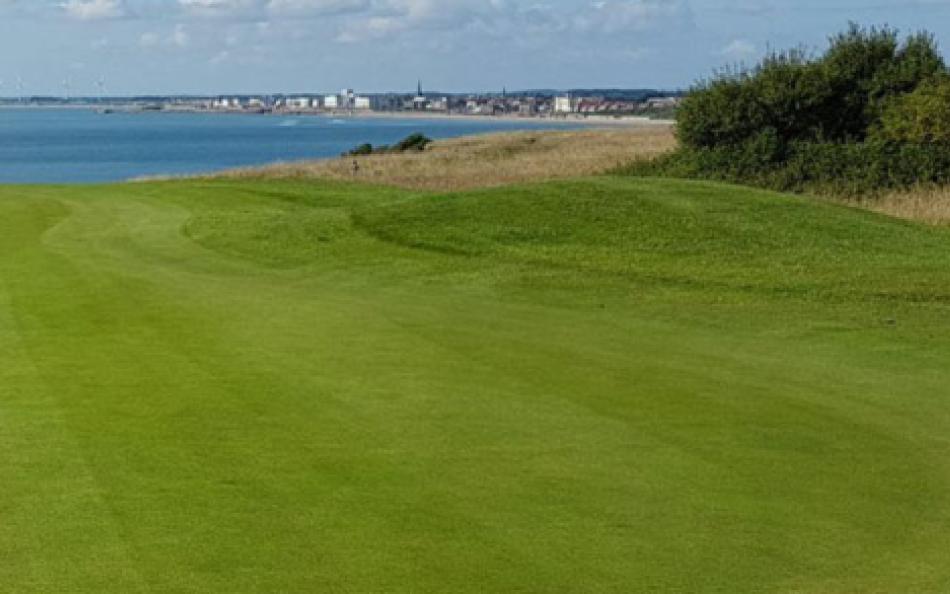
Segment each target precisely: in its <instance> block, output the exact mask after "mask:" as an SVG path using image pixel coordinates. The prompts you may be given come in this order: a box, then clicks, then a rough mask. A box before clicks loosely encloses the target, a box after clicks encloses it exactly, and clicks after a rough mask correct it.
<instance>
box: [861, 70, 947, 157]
mask: <svg viewBox="0 0 950 594" xmlns="http://www.w3.org/2000/svg"><path fill="white" fill-rule="evenodd" d="M875 136H876V137H877V138H879V139H882V140H886V141H891V142H900V143H918V144H922V143H944V144H950V76H944V77H941V78H939V79H934V80H933V81H930V82H927V83H924V84H922V85H920V86H919V87H918V88H917V89H916V90H914V91H913V92H912V93H908V94H906V95H902V96H900V97H898V98H897V99H895V100H893V101H892V102H891V103H890V104H889V105H888V106H887V107H886V108H885V109H884V111H883V113H882V115H881V121H880V125H879V127H878V129H877V130H876V132H875Z"/></svg>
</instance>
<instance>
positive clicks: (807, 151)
mask: <svg viewBox="0 0 950 594" xmlns="http://www.w3.org/2000/svg"><path fill="white" fill-rule="evenodd" d="M677 137H678V139H679V141H680V148H679V149H678V150H677V151H676V152H675V153H673V154H672V155H669V156H666V157H664V158H661V159H660V160H659V161H656V162H654V163H650V164H638V165H635V166H633V167H631V168H630V171H631V172H633V173H641V174H644V173H646V174H662V175H673V176H681V177H699V178H704V179H717V180H728V181H734V182H739V183H751V184H754V185H759V186H763V187H767V188H773V189H776V190H786V191H788V190H790V191H812V192H823V193H834V194H839V195H840V194H843V195H856V194H873V193H875V192H878V191H881V190H887V189H896V188H904V187H908V186H912V185H915V184H920V183H936V184H943V183H950V73H948V71H947V67H946V64H945V63H944V61H943V58H942V57H941V56H940V53H939V52H938V50H937V46H936V43H935V42H934V39H933V37H932V36H930V35H929V34H926V33H919V34H916V35H912V36H910V37H908V38H907V39H906V40H905V41H903V42H901V41H900V40H899V37H898V34H897V32H896V31H894V30H893V29H889V28H886V27H885V28H881V29H876V28H871V29H862V28H860V27H858V26H857V25H851V26H850V28H849V29H848V30H847V31H846V32H844V33H842V34H840V35H837V36H835V37H833V38H832V39H831V40H830V45H829V48H828V51H827V52H826V53H825V54H824V55H822V56H819V57H817V58H816V57H811V56H809V55H808V54H806V53H805V52H804V51H802V50H793V51H789V52H784V53H772V54H770V55H769V56H767V57H766V58H764V59H763V60H762V61H761V62H760V63H759V64H758V65H757V66H755V67H754V68H752V69H751V70H731V71H724V72H722V73H720V74H718V75H716V76H715V77H713V78H712V79H710V80H708V81H704V82H701V83H699V84H698V85H696V86H695V87H694V88H693V90H692V91H691V92H690V93H689V94H688V95H687V96H686V98H685V99H684V100H683V103H682V105H681V106H680V108H679V110H678V111H677Z"/></svg>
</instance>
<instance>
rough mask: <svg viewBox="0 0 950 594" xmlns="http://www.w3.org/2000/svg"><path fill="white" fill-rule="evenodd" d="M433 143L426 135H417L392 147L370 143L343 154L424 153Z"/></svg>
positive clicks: (404, 139)
mask: <svg viewBox="0 0 950 594" xmlns="http://www.w3.org/2000/svg"><path fill="white" fill-rule="evenodd" d="M431 143H432V139H431V138H429V137H428V136H426V135H425V134H420V133H418V132H417V133H415V134H410V135H409V136H407V137H405V138H403V139H402V140H400V141H399V142H397V143H396V144H394V145H392V146H387V145H385V144H381V145H379V146H373V145H371V144H369V143H365V144H361V145H359V146H357V147H356V148H354V149H352V150H349V151H347V152H345V153H343V156H344V157H358V156H363V155H378V154H383V153H404V152H406V151H424V150H426V147H427V146H429V145H430V144H431Z"/></svg>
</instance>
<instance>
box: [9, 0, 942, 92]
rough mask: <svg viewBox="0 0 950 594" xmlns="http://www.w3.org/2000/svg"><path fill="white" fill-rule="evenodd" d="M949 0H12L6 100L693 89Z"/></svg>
mask: <svg viewBox="0 0 950 594" xmlns="http://www.w3.org/2000/svg"><path fill="white" fill-rule="evenodd" d="M849 20H854V21H857V22H860V23H862V24H885V23H886V24H890V25H892V26H895V27H898V28H900V29H901V30H902V31H905V32H910V31H915V30H918V29H921V28H926V29H928V30H930V31H932V32H933V33H934V34H936V36H937V38H938V41H940V42H942V46H946V47H950V0H795V1H793V0H518V1H515V0H0V79H2V81H3V84H2V86H0V95H4V96H11V95H16V94H18V89H21V88H22V89H23V92H24V93H27V94H62V93H63V90H64V87H65V85H64V82H65V81H68V84H69V88H70V90H71V92H72V93H73V94H77V95H78V94H96V93H97V92H98V91H97V88H98V86H99V85H98V84H97V83H98V82H99V81H101V82H102V86H103V88H104V89H105V92H107V93H109V94H143V93H236V92H248V93H251V92H305V91H326V90H334V89H339V88H341V87H354V88H357V89H359V90H363V91H385V90H408V89H411V88H413V87H414V86H415V81H416V79H417V78H422V80H423V82H424V85H425V86H426V87H427V88H430V89H440V90H447V91H467V90H495V89H499V90H500V89H501V88H502V87H507V88H509V89H522V88H542V87H544V88H549V87H555V88H564V87H664V88H677V87H684V86H688V85H689V83H690V82H691V81H693V80H695V79H696V78H697V77H701V76H704V75H706V74H708V73H709V72H710V71H711V70H712V69H713V68H715V67H717V66H721V65H723V64H727V63H735V62H742V61H750V60H754V59H755V58H756V57H757V56H759V55H761V54H762V52H764V51H765V49H766V48H767V47H769V46H772V47H777V48H784V47H790V46H797V45H799V44H804V45H805V46H807V47H812V48H816V49H819V48H821V47H823V46H824V44H825V40H826V38H827V37H828V35H830V34H832V33H834V32H835V31H838V30H840V29H842V28H843V27H845V26H846V24H847V22H848V21H849Z"/></svg>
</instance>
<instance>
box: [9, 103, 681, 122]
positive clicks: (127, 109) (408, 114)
mask: <svg viewBox="0 0 950 594" xmlns="http://www.w3.org/2000/svg"><path fill="white" fill-rule="evenodd" d="M0 109H4V110H86V111H107V112H108V113H109V114H112V113H122V114H141V113H148V114H161V113H170V114H171V113H173V114H189V113H193V114H200V115H234V116H241V115H268V116H275V117H314V118H326V119H386V120H434V121H438V120H452V121H466V122H522V123H524V122H531V123H537V124H550V125H552V126H557V125H571V126H577V125H589V126H671V125H673V124H674V121H673V120H668V119H654V118H650V117H646V116H634V115H600V114H580V113H571V114H562V115H557V116H550V115H531V116H525V115H519V114H495V115H481V114H465V113H433V112H415V111H373V110H365V111H362V110H360V111H346V112H329V111H302V110H301V111H297V110H277V111H274V110H262V111H256V110H251V109H247V110H236V109H234V110H210V109H194V108H188V107H182V108H179V107H173V106H163V107H162V108H161V109H145V108H142V107H141V106H136V105H122V104H114V105H108V104H106V105H76V104H52V105H51V104H37V103H30V104H16V103H7V104H2V105H0Z"/></svg>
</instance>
